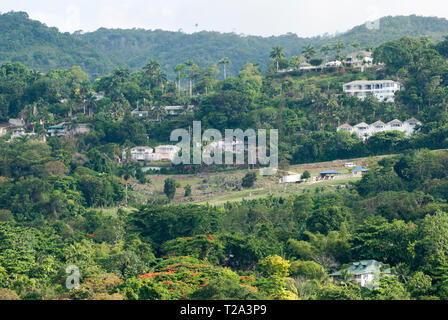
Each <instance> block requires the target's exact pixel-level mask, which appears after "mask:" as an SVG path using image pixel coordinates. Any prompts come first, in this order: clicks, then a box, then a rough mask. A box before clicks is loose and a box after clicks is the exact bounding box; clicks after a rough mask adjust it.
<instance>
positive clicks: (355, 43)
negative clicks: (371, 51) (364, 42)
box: [352, 41, 361, 52]
mask: <svg viewBox="0 0 448 320" xmlns="http://www.w3.org/2000/svg"><path fill="white" fill-rule="evenodd" d="M352 47H353V49H355V51H356V52H357V51H358V50H359V48H360V47H361V45H360V44H359V42H358V41H355V42H353V43H352Z"/></svg>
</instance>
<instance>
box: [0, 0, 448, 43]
mask: <svg viewBox="0 0 448 320" xmlns="http://www.w3.org/2000/svg"><path fill="white" fill-rule="evenodd" d="M9 11H25V12H27V13H28V14H29V16H30V18H31V19H34V20H39V21H41V22H43V23H45V24H46V25H48V26H51V27H57V28H58V29H59V30H60V31H63V32H74V31H78V30H83V31H84V32H88V31H95V30H97V29H98V28H101V27H106V28H121V29H131V28H143V29H150V30H155V29H162V30H169V31H178V30H182V31H183V32H186V33H193V32H197V31H202V30H207V31H219V32H235V33H238V34H245V35H260V36H272V35H281V34H286V33H295V34H297V35H299V36H302V37H310V36H317V35H323V34H325V33H329V34H334V33H337V32H344V31H347V30H349V29H351V28H353V27H354V26H357V25H361V24H363V23H365V22H367V21H374V20H376V19H378V18H380V17H383V16H389V15H392V16H395V15H410V14H416V15H422V16H437V17H443V18H448V1H446V0H425V1H422V0H373V1H360V0H337V1H334V0H146V1H145V0H57V1H56V0H37V1H36V0H0V12H1V13H5V12H9Z"/></svg>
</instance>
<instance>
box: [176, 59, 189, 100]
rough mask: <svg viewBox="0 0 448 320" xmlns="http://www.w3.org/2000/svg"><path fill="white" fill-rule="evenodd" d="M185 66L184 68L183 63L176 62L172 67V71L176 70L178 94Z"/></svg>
mask: <svg viewBox="0 0 448 320" xmlns="http://www.w3.org/2000/svg"><path fill="white" fill-rule="evenodd" d="M185 68H186V66H185V64H178V65H177V66H176V67H175V68H174V72H176V80H177V87H178V89H179V95H180V90H181V82H182V80H183V79H184V78H185Z"/></svg>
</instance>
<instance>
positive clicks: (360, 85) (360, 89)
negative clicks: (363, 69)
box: [343, 80, 403, 102]
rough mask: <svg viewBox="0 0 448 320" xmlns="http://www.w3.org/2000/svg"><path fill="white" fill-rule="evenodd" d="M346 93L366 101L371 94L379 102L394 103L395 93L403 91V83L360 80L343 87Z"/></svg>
mask: <svg viewBox="0 0 448 320" xmlns="http://www.w3.org/2000/svg"><path fill="white" fill-rule="evenodd" d="M343 89H344V92H346V93H347V94H348V95H351V96H356V97H358V98H359V99H361V100H364V99H365V98H366V97H367V95H368V94H369V93H371V94H373V96H374V97H375V98H376V99H378V100H379V101H385V102H394V101H395V92H397V91H400V90H402V89H403V86H402V85H401V83H399V82H396V81H392V80H358V81H352V82H349V83H346V84H344V85H343Z"/></svg>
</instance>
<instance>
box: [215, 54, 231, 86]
mask: <svg viewBox="0 0 448 320" xmlns="http://www.w3.org/2000/svg"><path fill="white" fill-rule="evenodd" d="M218 63H219V64H222V66H223V69H224V80H225V79H227V70H226V66H227V65H228V64H229V63H230V60H229V58H227V57H226V58H222V59H221V60H219V62H218Z"/></svg>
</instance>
